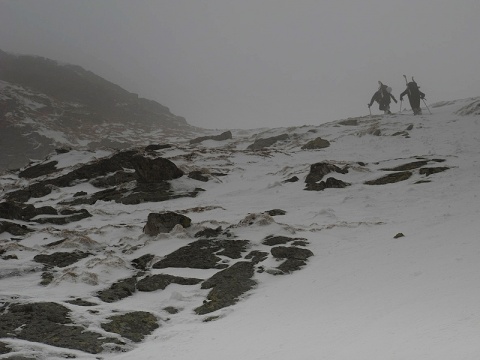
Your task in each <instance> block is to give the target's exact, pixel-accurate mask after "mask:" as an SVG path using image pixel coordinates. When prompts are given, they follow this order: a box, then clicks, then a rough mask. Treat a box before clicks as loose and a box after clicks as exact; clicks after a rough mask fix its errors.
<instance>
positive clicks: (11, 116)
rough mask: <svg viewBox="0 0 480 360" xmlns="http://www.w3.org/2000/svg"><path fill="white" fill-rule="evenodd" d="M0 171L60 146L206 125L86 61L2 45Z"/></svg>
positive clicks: (158, 135) (115, 141)
mask: <svg viewBox="0 0 480 360" xmlns="http://www.w3.org/2000/svg"><path fill="white" fill-rule="evenodd" d="M0 129H1V131H0V153H1V154H2V156H1V158H0V171H2V170H5V169H8V168H18V167H21V166H24V165H25V164H26V163H28V161H29V160H30V159H41V158H43V157H44V156H46V155H47V154H49V153H50V152H51V151H52V150H53V149H55V148H60V147H68V148H70V147H75V148H79V147H83V148H90V149H95V148H100V147H112V148H117V149H119V148H124V147H128V146H132V145H134V144H139V143H142V144H146V143H148V141H154V142H161V141H162V139H163V137H164V136H166V135H172V134H175V133H183V134H188V133H189V132H196V131H200V129H196V128H194V127H192V126H190V125H189V124H188V123H187V122H186V120H185V119H184V118H182V117H179V116H175V115H174V114H172V113H171V112H170V110H169V108H168V107H166V106H164V105H162V104H159V103H158V102H155V101H152V100H148V99H144V98H139V97H138V95H137V94H134V93H130V92H128V91H127V90H125V89H122V88H121V87H120V86H118V85H115V84H113V83H112V82H109V81H107V80H105V79H103V78H101V77H100V76H97V75H95V74H94V73H92V72H90V71H87V70H85V69H83V68H82V67H80V66H76V65H70V64H61V63H58V62H56V61H54V60H51V59H47V58H43V57H39V56H28V55H14V54H9V53H6V52H4V51H1V50H0Z"/></svg>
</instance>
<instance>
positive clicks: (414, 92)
mask: <svg viewBox="0 0 480 360" xmlns="http://www.w3.org/2000/svg"><path fill="white" fill-rule="evenodd" d="M405 79H407V78H405ZM405 95H407V96H408V101H409V102H410V106H411V107H412V110H413V114H414V115H422V109H420V99H425V94H424V93H423V92H421V91H420V87H419V86H418V85H417V83H416V82H415V80H413V77H412V81H410V82H409V83H407V88H406V89H405V91H404V92H402V93H401V94H400V101H403V97H404V96H405Z"/></svg>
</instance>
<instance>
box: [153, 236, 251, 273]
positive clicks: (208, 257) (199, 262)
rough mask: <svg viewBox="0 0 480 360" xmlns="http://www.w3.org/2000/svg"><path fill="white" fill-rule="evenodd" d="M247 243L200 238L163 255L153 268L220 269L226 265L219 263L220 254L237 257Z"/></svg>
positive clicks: (244, 249) (240, 254)
mask: <svg viewBox="0 0 480 360" xmlns="http://www.w3.org/2000/svg"><path fill="white" fill-rule="evenodd" d="M248 244H249V242H248V241H247V240H207V239H200V240H197V241H194V242H192V243H190V244H188V245H187V246H184V247H181V248H180V249H178V250H176V251H174V252H172V253H170V254H169V255H167V256H165V258H163V259H162V260H160V261H158V262H157V263H155V264H154V265H153V268H154V269H165V268H169V267H173V268H182V267H185V268H193V269H222V268H225V267H228V265H226V264H223V263H221V261H222V259H221V258H220V256H222V255H223V256H226V257H229V258H231V259H239V258H241V256H242V252H244V251H246V247H247V245H248Z"/></svg>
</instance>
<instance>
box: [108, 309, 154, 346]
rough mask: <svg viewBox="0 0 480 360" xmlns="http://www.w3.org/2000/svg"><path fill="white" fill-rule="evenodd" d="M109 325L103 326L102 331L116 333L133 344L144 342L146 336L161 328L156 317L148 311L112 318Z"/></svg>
mask: <svg viewBox="0 0 480 360" xmlns="http://www.w3.org/2000/svg"><path fill="white" fill-rule="evenodd" d="M107 320H109V322H108V323H104V324H102V325H101V326H102V329H103V330H105V331H108V332H112V333H116V334H119V335H121V336H122V337H124V338H127V339H129V340H131V341H133V342H140V341H142V340H143V339H144V338H145V336H147V335H149V334H151V333H152V332H153V331H154V330H155V329H157V328H159V327H160V325H159V324H158V319H157V318H156V317H155V315H153V314H151V313H149V312H146V311H133V312H129V313H126V314H122V315H114V316H110V317H109V318H108V319H107Z"/></svg>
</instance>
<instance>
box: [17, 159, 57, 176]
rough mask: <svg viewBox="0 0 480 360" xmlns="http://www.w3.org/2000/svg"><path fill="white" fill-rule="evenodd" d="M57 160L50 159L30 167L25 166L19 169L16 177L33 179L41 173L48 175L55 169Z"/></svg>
mask: <svg viewBox="0 0 480 360" xmlns="http://www.w3.org/2000/svg"><path fill="white" fill-rule="evenodd" d="M57 164H58V161H50V162H47V163H45V164H38V165H34V166H31V167H27V168H26V169H25V170H23V171H20V173H19V174H18V177H21V178H27V179H34V178H37V177H40V176H43V175H48V174H51V173H54V172H56V171H57V168H56V165H57Z"/></svg>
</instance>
